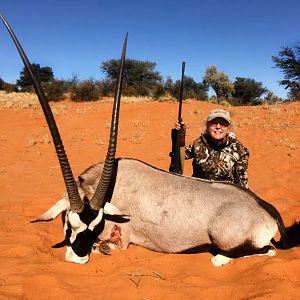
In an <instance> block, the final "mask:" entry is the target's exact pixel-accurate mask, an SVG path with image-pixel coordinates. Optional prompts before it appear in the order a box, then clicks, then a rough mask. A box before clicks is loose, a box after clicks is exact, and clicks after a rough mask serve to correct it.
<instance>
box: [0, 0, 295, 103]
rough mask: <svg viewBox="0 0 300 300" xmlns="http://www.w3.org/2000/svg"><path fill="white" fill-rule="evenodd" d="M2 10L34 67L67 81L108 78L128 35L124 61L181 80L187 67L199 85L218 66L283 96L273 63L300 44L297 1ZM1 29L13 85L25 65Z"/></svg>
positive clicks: (89, 0) (28, 4) (34, 1)
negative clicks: (109, 63) (105, 65)
mask: <svg viewBox="0 0 300 300" xmlns="http://www.w3.org/2000/svg"><path fill="white" fill-rule="evenodd" d="M0 12H1V13H2V14H3V15H4V16H5V18H6V19H7V21H8V22H9V24H10V25H11V27H12V28H13V30H14V32H15V34H16V35H17V37H18V39H19V41H20V42H21V44H22V46H23V48H24V50H25V52H26V53H27V56H28V58H29V60H30V61H31V63H39V64H40V65H41V66H42V67H44V66H50V67H52V69H53V71H54V76H55V77H56V78H64V79H69V78H71V77H72V74H78V75H79V78H81V79H87V78H90V77H93V78H95V79H103V78H104V74H103V73H102V72H101V70H100V65H101V63H102V62H103V61H106V60H109V59H113V58H114V59H118V58H119V56H120V52H121V47H122V43H123V39H124V36H125V34H126V32H128V34H129V37H128V46H127V57H128V58H131V59H138V60H149V61H153V62H156V63H157V66H156V70H157V71H159V72H160V73H161V75H162V76H163V77H164V79H166V78H167V76H171V77H172V78H173V80H177V79H180V76H181V62H182V61H185V62H186V72H185V73H186V75H187V76H192V77H193V78H194V79H195V80H196V81H197V82H199V81H202V77H203V76H204V73H205V70H206V68H207V66H209V65H212V64H214V65H216V66H217V68H218V70H219V71H223V72H224V73H225V74H227V75H228V76H229V78H230V79H231V80H232V81H234V80H235V78H236V77H237V76H238V77H247V78H253V79H255V80H257V81H261V82H262V83H263V85H264V86H265V87H266V88H268V89H270V90H271V91H273V92H274V93H275V94H276V95H278V96H280V97H286V90H285V89H284V88H283V87H281V86H279V85H278V81H279V80H281V79H283V74H282V72H281V71H280V70H279V69H275V68H273V67H274V63H273V62H272V59H271V57H272V55H278V52H279V51H280V49H281V48H282V47H283V46H289V47H294V46H295V45H296V44H297V43H299V42H300V35H299V34H300V21H299V12H300V1H299V0H285V1H282V0H281V1H279V0H273V1H271V0H210V1H208V0H207V1H201V0H198V1H196V0H185V1H176V0H173V1H171V0H161V1H159V0H150V1H138V0H127V1H126V0H124V1H119V0H116V1H114V0H110V1H107V0H106V1H102V0H98V1H96V0H85V1H83V0H72V1H70V0H63V1H62V0H60V1H59V0H48V1H41V0H26V1H24V0H16V1H14V0H1V3H0ZM0 25H1V26H0V78H2V79H3V80H5V81H7V82H15V81H16V80H17V79H18V78H19V76H20V71H21V70H22V68H23V64H22V62H21V59H20V58H19V56H18V54H17V51H16V50H15V48H14V45H13V43H12V41H11V39H10V37H9V35H8V33H7V32H6V30H5V28H4V26H3V24H0Z"/></svg>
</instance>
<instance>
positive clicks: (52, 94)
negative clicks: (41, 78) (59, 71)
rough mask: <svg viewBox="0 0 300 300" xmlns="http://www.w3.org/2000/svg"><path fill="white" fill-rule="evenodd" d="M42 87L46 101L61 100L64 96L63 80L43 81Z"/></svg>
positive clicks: (65, 90)
mask: <svg viewBox="0 0 300 300" xmlns="http://www.w3.org/2000/svg"><path fill="white" fill-rule="evenodd" d="M42 87H43V89H44V91H45V94H46V97H47V99H48V101H61V100H64V99H65V98H66V97H65V93H66V92H67V89H66V86H65V82H64V81H63V80H53V81H52V82H49V83H43V84H42Z"/></svg>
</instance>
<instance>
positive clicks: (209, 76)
mask: <svg viewBox="0 0 300 300" xmlns="http://www.w3.org/2000/svg"><path fill="white" fill-rule="evenodd" d="M203 83H204V84H205V85H208V86H210V87H211V88H212V89H213V90H214V91H215V93H216V96H217V99H218V102H219V101H220V98H225V99H228V98H229V97H230V95H231V94H232V92H233V90H234V87H233V83H232V82H231V81H230V80H229V77H228V76H227V75H226V74H225V73H224V72H219V71H218V70H217V67H216V66H214V65H211V66H208V67H207V69H206V71H205V75H204V78H203Z"/></svg>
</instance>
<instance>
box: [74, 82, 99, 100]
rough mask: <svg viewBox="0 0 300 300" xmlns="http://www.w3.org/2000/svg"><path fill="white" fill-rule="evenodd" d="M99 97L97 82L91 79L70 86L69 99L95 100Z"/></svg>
mask: <svg viewBox="0 0 300 300" xmlns="http://www.w3.org/2000/svg"><path fill="white" fill-rule="evenodd" d="M99 98H100V89H99V83H97V82H96V81H95V80H93V79H88V80H84V81H81V82H78V83H77V84H75V85H74V86H73V87H72V88H71V99H72V100H73V101H77V102H81V101H97V100H99Z"/></svg>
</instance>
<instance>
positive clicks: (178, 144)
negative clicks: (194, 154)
mask: <svg viewBox="0 0 300 300" xmlns="http://www.w3.org/2000/svg"><path fill="white" fill-rule="evenodd" d="M184 70H185V62H182V71H181V83H180V94H179V109H178V121H179V123H181V122H182V117H181V110H182V98H183V82H184ZM171 140H172V150H171V152H170V157H171V163H170V167H169V172H172V173H176V174H182V173H183V168H184V148H183V147H184V146H185V129H184V128H183V126H182V125H181V128H180V129H179V130H177V129H175V128H173V129H172V131H171Z"/></svg>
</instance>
